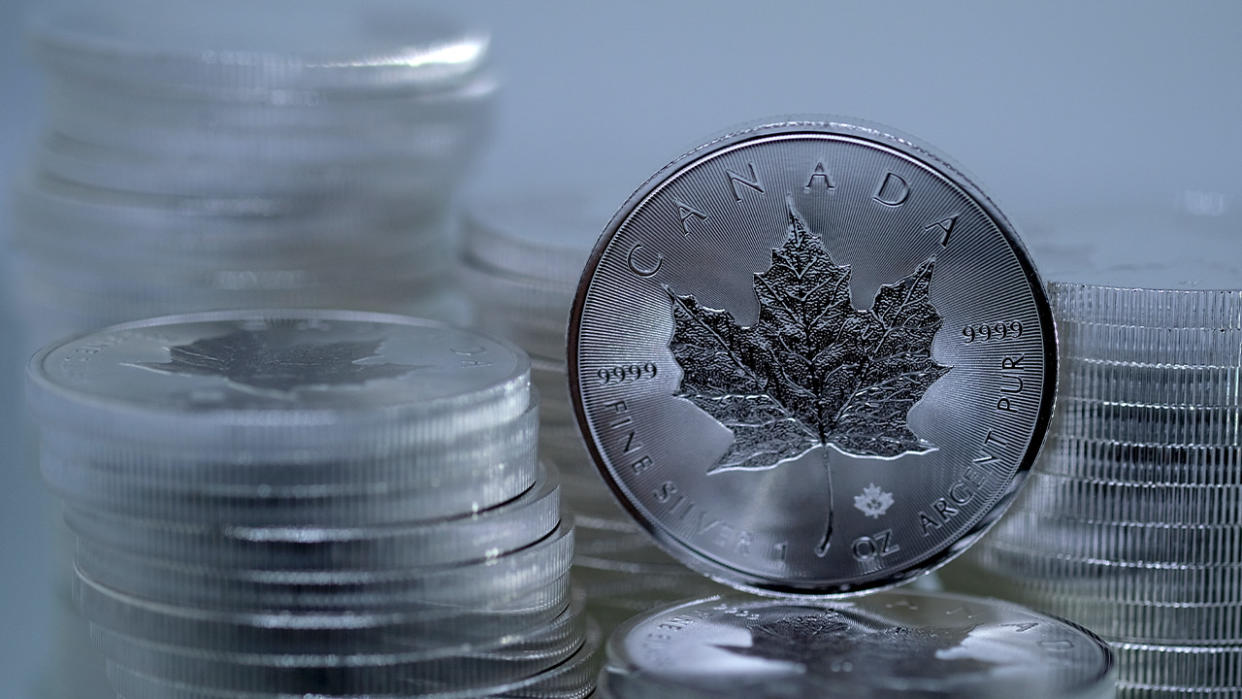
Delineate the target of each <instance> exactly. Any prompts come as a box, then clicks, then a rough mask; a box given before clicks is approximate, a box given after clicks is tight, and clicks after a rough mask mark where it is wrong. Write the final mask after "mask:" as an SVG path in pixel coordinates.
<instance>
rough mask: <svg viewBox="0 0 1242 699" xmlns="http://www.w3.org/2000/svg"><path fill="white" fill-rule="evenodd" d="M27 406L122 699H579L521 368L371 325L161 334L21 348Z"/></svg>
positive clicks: (392, 326) (574, 630)
mask: <svg viewBox="0 0 1242 699" xmlns="http://www.w3.org/2000/svg"><path fill="white" fill-rule="evenodd" d="M29 400H30V405H31V410H32V413H33V415H34V416H35V419H36V421H37V423H38V427H39V463H40V468H41V469H42V471H43V474H44V477H45V479H46V480H47V481H48V483H49V484H50V485H51V487H52V489H53V490H54V492H55V493H56V494H57V495H58V496H59V497H60V498H62V500H63V502H64V504H65V517H66V520H67V522H68V524H69V526H70V528H71V529H72V531H73V532H74V534H75V535H76V536H77V540H78V544H77V551H76V556H75V561H74V564H75V569H76V572H77V577H76V584H75V588H74V593H75V598H76V602H77V603H78V604H79V605H80V608H81V611H82V613H83V615H84V616H85V617H86V618H87V620H88V621H89V622H90V633H91V636H92V638H93V639H94V641H95V642H96V645H97V646H98V647H99V648H100V649H101V650H102V652H103V654H104V655H105V656H106V657H107V659H108V678H109V681H110V682H111V683H112V685H113V688H114V689H115V691H116V693H117V694H119V695H120V696H123V697H126V699H147V698H154V697H161V698H165V697H173V696H177V697H225V696H228V697H241V696H245V697H272V698H273V699H276V698H277V697H288V696H303V695H307V696H310V695H313V696H317V697H345V696H349V697H354V696H374V697H382V696H400V697H412V696H423V695H434V696H437V697H439V696H443V697H449V696H452V697H457V696H471V697H474V696H496V695H503V696H520V697H558V698H564V697H579V696H585V695H586V694H588V693H589V692H590V691H591V689H592V687H593V678H594V674H595V672H596V670H597V665H596V664H595V662H594V658H595V655H596V653H595V651H596V649H597V648H598V646H599V643H600V633H599V631H598V629H597V627H595V625H594V623H593V622H591V621H590V620H589V619H588V617H587V616H586V614H585V613H584V609H583V607H584V600H583V596H582V594H581V593H578V592H574V591H573V590H572V589H571V587H570V576H569V570H570V565H571V562H572V557H573V533H572V526H571V523H570V522H569V521H568V520H562V519H561V515H560V507H559V505H560V502H559V500H560V497H559V496H560V486H559V480H558V476H557V474H556V472H555V470H554V469H553V468H551V467H548V466H546V465H541V463H540V462H539V459H538V449H537V441H538V414H537V402H536V401H535V400H534V398H533V394H532V392H531V389H530V378H529V363H528V361H527V358H526V355H525V354H524V353H523V352H522V351H521V350H520V349H518V348H516V347H513V346H512V345H509V344H506V343H501V342H497V341H494V340H491V339H489V338H486V337H484V336H481V335H476V334H474V333H470V332H466V331H461V330H454V329H451V328H449V327H447V326H442V325H439V324H436V323H433V322H431V321H420V320H415V319H410V318H405V317H401V316H392V315H383V314H371V313H359V312H346V311H340V312H333V311H312V310H307V311H267V312H258V311H253V312H247V311H243V312H218V313H209V314H197V315H188V316H172V317H165V318H159V319H154V320H149V321H138V322H134V323H129V324H124V325H119V326H114V327H112V328H107V329H104V330H101V331H98V332H96V333H94V334H89V335H85V336H82V337H79V338H77V339H73V340H69V341H65V342H63V343H60V344H58V345H54V346H52V347H50V348H48V349H46V350H43V351H41V352H40V353H39V354H38V355H36V357H35V359H34V360H32V363H31V366H30V386H29Z"/></svg>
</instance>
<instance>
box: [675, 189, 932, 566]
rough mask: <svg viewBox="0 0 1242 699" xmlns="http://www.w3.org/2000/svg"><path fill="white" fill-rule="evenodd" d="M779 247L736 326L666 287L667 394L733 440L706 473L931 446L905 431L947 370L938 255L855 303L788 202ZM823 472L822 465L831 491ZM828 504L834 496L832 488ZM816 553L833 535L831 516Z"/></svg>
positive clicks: (841, 272) (845, 277)
mask: <svg viewBox="0 0 1242 699" xmlns="http://www.w3.org/2000/svg"><path fill="white" fill-rule="evenodd" d="M785 203H786V212H787V213H788V225H787V228H786V237H785V242H784V244H782V245H781V246H780V247H778V248H774V249H773V250H772V264H771V266H770V267H769V268H768V269H767V270H766V271H764V272H761V273H758V274H756V275H755V280H754V290H755V296H756V297H757V298H758V301H759V318H758V320H757V321H756V322H755V323H754V324H753V325H749V326H739V325H738V324H737V323H736V322H735V321H734V319H733V315H732V314H731V313H729V311H727V310H721V309H714V308H707V307H705V306H702V305H700V304H699V303H698V301H697V300H696V299H695V297H694V296H693V295H678V294H677V293H675V292H674V291H673V290H672V289H668V288H667V287H666V291H667V292H668V295H669V299H670V301H671V302H672V310H673V333H672V337H671V338H670V340H669V350H670V352H671V353H672V355H673V358H674V359H675V360H676V361H677V364H678V365H679V366H680V367H681V370H682V379H681V384H680V386H679V387H678V390H677V392H676V394H675V395H676V396H678V397H681V398H685V399H686V400H689V401H690V402H691V403H693V404H694V405H695V406H697V407H698V408H699V409H700V410H703V411H704V412H706V413H707V414H708V415H711V416H712V417H713V418H715V419H716V421H717V422H719V423H720V424H721V425H723V426H724V427H726V428H728V429H729V430H730V431H731V432H732V433H733V441H732V443H731V444H730V446H729V448H728V449H727V450H726V451H725V453H724V455H723V456H722V457H721V458H720V460H719V462H718V463H716V464H715V465H713V466H712V467H711V469H710V471H709V472H713V473H714V472H718V471H724V470H754V469H767V468H772V467H775V466H777V465H779V464H782V463H785V462H788V461H793V460H795V459H798V458H801V457H802V456H803V455H805V454H806V453H808V452H810V451H811V450H812V449H815V448H817V447H822V446H827V445H830V444H831V445H832V446H834V447H836V448H837V449H838V450H840V451H842V452H844V453H846V454H851V455H854V456H870V457H881V458H895V457H897V456H901V455H902V454H907V453H924V452H927V451H930V450H932V449H934V446H933V445H931V444H930V443H928V442H927V441H925V440H923V439H920V438H919V437H918V436H917V435H915V434H914V433H913V432H912V431H910V428H909V425H908V424H907V419H908V413H909V411H910V408H911V407H913V406H914V404H915V403H917V402H918V401H919V400H921V399H922V397H923V394H924V393H925V392H926V391H927V389H928V388H929V387H930V386H931V385H932V384H933V383H935V382H936V380H937V379H939V378H940V377H941V376H944V375H945V374H946V373H947V372H948V371H949V367H947V366H945V365H943V364H940V363H939V362H937V361H936V360H935V359H933V358H932V356H931V345H932V340H933V339H934V338H935V335H936V332H937V331H939V330H940V327H941V324H942V319H941V317H940V314H939V313H938V312H937V311H936V309H935V307H933V306H932V304H931V301H930V299H929V295H928V290H929V288H930V285H931V277H932V271H933V270H934V268H935V264H936V261H935V258H934V257H933V258H929V259H928V260H926V261H925V262H923V263H922V264H921V265H919V267H918V268H917V269H915V270H914V272H913V273H912V274H910V275H909V276H907V277H905V278H903V279H901V280H899V281H897V282H894V283H892V284H886V285H884V286H881V287H880V290H879V291H878V292H877V293H876V296H875V302H874V303H873V304H872V306H871V308H870V309H868V310H865V311H864V310H858V309H857V308H855V307H854V304H853V300H852V299H851V296H850V274H851V272H850V267H849V265H838V264H836V263H835V262H834V261H833V260H832V257H831V256H830V255H829V254H828V251H827V250H826V249H825V248H824V242H823V239H822V238H821V237H820V235H819V234H818V233H816V232H814V231H812V230H811V229H810V227H809V226H807V223H806V221H805V220H803V218H802V216H801V214H799V213H798V211H797V209H796V208H795V207H794V203H793V197H792V195H787V196H786V197H785ZM831 473H832V471H831V468H829V469H828V475H829V479H828V482H829V488H830V489H831ZM829 502H831V492H830V493H829ZM827 519H828V522H827V527H826V531H825V534H824V537H823V540H822V541H821V542H820V545H819V547H818V548H817V550H816V552H817V553H819V554H820V555H824V554H825V553H826V552H827V550H828V543H829V539H830V538H831V536H832V512H831V508H830V509H829V512H828V517H827Z"/></svg>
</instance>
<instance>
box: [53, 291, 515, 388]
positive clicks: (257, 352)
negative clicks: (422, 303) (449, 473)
mask: <svg viewBox="0 0 1242 699" xmlns="http://www.w3.org/2000/svg"><path fill="white" fill-rule="evenodd" d="M30 371H31V376H32V379H33V381H35V383H36V386H38V387H39V388H42V389H45V390H46V392H48V393H52V392H57V393H58V394H60V393H63V394H65V395H67V396H68V397H69V398H70V399H75V400H79V401H80V402H84V403H85V402H88V401H92V400H93V401H100V402H108V403H110V404H114V405H115V406H116V409H122V408H135V409H137V408H141V409H147V410H150V411H153V412H159V413H168V412H173V411H177V412H184V413H202V412H210V411H215V412H227V411H241V410H254V411H258V410H269V411H273V412H291V411H297V410H322V409H335V410H342V411H346V410H374V409H382V408H390V407H393V406H401V405H405V404H409V403H420V402H421V403H426V404H428V405H432V404H434V403H435V402H436V401H446V400H451V399H462V398H463V397H466V398H468V397H470V396H471V395H473V394H474V393H479V392H483V391H488V390H494V387H496V386H502V387H503V386H506V385H507V383H522V385H525V384H524V381H525V379H524V376H525V373H526V371H527V360H526V358H525V357H524V356H523V355H522V354H521V352H520V351H518V350H517V349H515V348H513V347H512V346H510V345H508V344H506V343H501V342H498V341H495V340H492V339H489V338H487V337H483V336H480V335H476V334H474V333H469V332H466V331H462V330H456V329H453V328H450V327H448V326H443V325H440V324H437V323H434V322H432V321H420V320H413V319H408V318H404V317H401V316H393V315H385V314H379V313H363V312H346V311H340V312H337V311H303V310H281V311H237V312H219V313H203V314H195V315H188V316H181V317H167V318H160V319H156V320H153V321H149V322H148V321H140V322H136V323H128V324H125V325H119V326H115V327H113V328H108V329H107V330H105V331H103V332H100V333H94V334H91V335H85V336H82V337H79V338H75V339H73V340H70V341H67V342H64V343H61V344H59V345H57V346H54V347H51V348H48V349H47V350H45V351H44V352H42V353H40V354H39V355H38V356H37V357H35V359H34V360H33V361H32V363H31V368H30Z"/></svg>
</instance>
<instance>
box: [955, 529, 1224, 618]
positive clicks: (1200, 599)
mask: <svg viewBox="0 0 1242 699" xmlns="http://www.w3.org/2000/svg"><path fill="white" fill-rule="evenodd" d="M976 548H977V550H972V551H971V553H970V564H971V566H972V567H974V568H977V569H981V570H984V571H987V572H988V573H989V574H991V575H992V576H993V579H996V580H1000V581H1003V584H1002V585H999V586H998V589H997V591H998V592H999V590H1000V589H1003V588H1006V587H1013V588H1016V589H1018V590H1030V591H1031V592H1042V593H1047V594H1053V595H1055V594H1065V595H1071V596H1076V597H1098V598H1101V599H1111V600H1121V601H1131V602H1156V603H1161V604H1212V603H1222V604H1223V603H1242V564H1239V563H1230V564H1221V565H1205V564H1197V565H1191V564H1163V565H1162V564H1158V563H1150V564H1149V563H1138V562H1126V561H1110V560H1106V559H1099V558H1086V557H1074V556H1069V555H1057V554H1050V553H1039V552H1034V551H1031V550H1030V549H1029V548H1025V547H1017V546H1010V545H1008V544H1005V543H1003V542H992V541H986V542H984V543H982V544H980V545H979V546H978V547H976Z"/></svg>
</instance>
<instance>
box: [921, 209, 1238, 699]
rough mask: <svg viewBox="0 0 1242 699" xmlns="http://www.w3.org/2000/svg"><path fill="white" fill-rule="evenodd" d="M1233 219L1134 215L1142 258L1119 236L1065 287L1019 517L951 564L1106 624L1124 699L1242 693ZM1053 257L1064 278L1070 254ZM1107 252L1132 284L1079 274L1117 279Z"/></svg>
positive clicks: (1079, 251)
mask: <svg viewBox="0 0 1242 699" xmlns="http://www.w3.org/2000/svg"><path fill="white" fill-rule="evenodd" d="M1111 218H1113V219H1116V218H1123V219H1124V218H1125V217H1121V216H1118V215H1113V216H1111ZM1230 220H1232V219H1230ZM1227 224H1228V220H1226V221H1224V222H1218V221H1216V220H1212V219H1208V218H1204V219H1199V220H1196V219H1195V218H1193V217H1189V216H1186V217H1182V218H1180V219H1176V220H1172V221H1168V220H1166V219H1165V218H1164V217H1160V216H1152V217H1150V219H1149V220H1148V221H1146V222H1141V221H1132V222H1130V223H1129V225H1127V226H1125V227H1124V229H1125V233H1126V234H1127V235H1133V236H1134V237H1133V238H1132V242H1131V243H1130V247H1135V246H1138V247H1139V248H1140V250H1139V251H1138V252H1127V251H1123V250H1119V249H1115V248H1108V249H1107V251H1106V254H1103V255H1101V257H1102V258H1104V259H1101V260H1097V261H1096V262H1097V264H1098V266H1095V267H1091V266H1089V267H1088V269H1087V270H1086V271H1085V272H1084V273H1082V274H1076V275H1069V274H1067V275H1065V277H1066V278H1070V279H1074V281H1062V282H1058V281H1053V282H1052V283H1051V284H1050V285H1049V286H1050V292H1051V294H1050V296H1051V302H1052V306H1053V312H1054V314H1055V315H1056V317H1057V322H1058V331H1059V334H1060V355H1061V371H1062V375H1061V381H1060V388H1059V396H1058V407H1057V413H1058V416H1057V417H1056V419H1054V421H1053V424H1052V426H1051V428H1050V430H1049V433H1048V437H1047V441H1046V443H1045V445H1044V448H1043V451H1042V452H1041V455H1040V458H1039V460H1038V461H1037V462H1036V464H1035V467H1034V469H1033V472H1032V474H1031V476H1030V479H1029V482H1028V483H1027V484H1026V486H1025V489H1024V491H1023V492H1022V493H1021V494H1020V495H1019V497H1018V499H1017V501H1016V502H1015V504H1014V506H1013V508H1012V510H1011V512H1010V513H1009V514H1008V515H1006V518H1005V519H1003V520H1002V521H1001V523H1000V524H999V525H998V526H997V527H996V528H995V529H994V530H993V531H992V532H991V533H990V534H989V535H988V536H987V537H985V538H984V539H983V540H982V541H981V542H980V543H979V544H977V545H976V546H975V547H974V548H972V549H971V550H970V551H969V552H967V553H966V555H965V556H963V557H962V559H960V560H959V561H957V562H954V563H953V564H951V565H950V566H949V567H947V568H945V569H944V570H943V571H942V578H943V579H944V581H945V583H946V584H947V585H949V586H951V587H953V588H954V589H960V590H963V591H969V592H974V593H978V594H988V595H998V596H1004V597H1006V598H1009V599H1012V600H1015V601H1018V602H1021V603H1023V604H1027V605H1029V606H1031V607H1033V608H1035V609H1039V610H1042V611H1045V612H1047V613H1050V614H1055V615H1057V616H1061V617H1064V618H1067V619H1072V620H1074V621H1076V622H1079V623H1081V624H1083V625H1085V626H1087V627H1088V628H1090V629H1092V630H1094V631H1096V632H1097V633H1099V634H1100V635H1101V636H1102V637H1103V638H1105V639H1106V640H1108V641H1109V642H1110V643H1111V644H1112V645H1113V648H1114V649H1115V651H1116V652H1117V656H1118V668H1119V674H1118V686H1119V689H1120V692H1121V696H1126V697H1158V698H1161V699H1164V698H1173V697H1237V696H1242V671H1240V670H1239V668H1240V667H1242V584H1240V580H1242V578H1240V577H1239V573H1240V572H1242V548H1240V546H1239V538H1238V537H1239V533H1240V532H1242V517H1240V515H1239V504H1242V470H1240V469H1242V447H1240V446H1239V422H1238V416H1239V412H1240V411H1242V397H1240V395H1242V394H1240V393H1239V390H1238V380H1239V379H1238V377H1239V375H1242V291H1238V290H1225V289H1227V287H1228V285H1234V286H1235V287H1236V285H1237V284H1238V283H1239V279H1242V277H1240V276H1237V274H1236V273H1235V272H1232V271H1226V273H1224V274H1217V273H1216V270H1215V269H1213V267H1214V266H1220V265H1222V264H1223V265H1236V264H1237V258H1236V257H1234V258H1229V257H1228V256H1227V255H1223V254H1222V255H1221V256H1214V255H1213V251H1219V252H1221V253H1226V252H1227V251H1228V250H1229V249H1230V246H1234V245H1236V244H1235V243H1233V242H1232V241H1233V239H1234V236H1236V229H1233V228H1230V227H1229V226H1228V225H1227ZM1161 225H1165V226H1166V227H1165V228H1163V229H1161V230H1153V229H1157V228H1160V226H1161ZM1171 231H1176V232H1179V234H1178V237H1174V238H1170V237H1169V236H1168V235H1167V233H1169V232H1171ZM1099 239H1101V236H1098V235H1097V236H1083V237H1080V238H1078V239H1076V240H1074V241H1073V244H1072V247H1071V248H1067V249H1066V252H1071V253H1072V254H1074V255H1084V253H1083V250H1084V249H1088V250H1089V249H1091V245H1092V242H1093V241H1095V240H1099ZM1103 239H1104V240H1107V238H1103ZM1175 240H1176V241H1178V247H1177V248H1176V249H1166V250H1165V251H1164V252H1163V253H1162V254H1161V253H1159V252H1158V251H1157V250H1156V248H1159V247H1167V246H1168V244H1169V243H1170V242H1174V241H1175ZM1143 246H1149V247H1151V248H1152V249H1151V250H1142V249H1141V248H1142V247H1143ZM1036 250H1038V245H1036ZM1055 252H1056V251H1055V250H1053V251H1052V253H1055ZM1101 252H1105V251H1103V250H1102V251H1101ZM1127 255H1128V256H1130V257H1133V258H1135V259H1134V260H1133V262H1134V264H1127V263H1128V261H1129V260H1128V258H1127ZM1084 256H1085V255H1084ZM1179 258H1192V259H1198V260H1201V261H1202V262H1197V263H1193V264H1186V265H1182V266H1179V264H1178V263H1179V262H1181V261H1182V260H1181V259H1179ZM1044 259H1048V260H1050V262H1049V265H1050V267H1051V268H1052V271H1051V272H1050V273H1051V274H1055V275H1057V276H1058V277H1059V276H1061V274H1060V273H1059V269H1058V264H1057V263H1058V260H1057V259H1056V256H1055V254H1048V255H1045V256H1044ZM1088 259H1089V258H1088ZM1108 260H1116V264H1117V266H1118V268H1119V269H1120V270H1121V272H1124V273H1125V274H1122V275H1121V278H1120V279H1118V282H1119V284H1118V286H1101V285H1096V284H1088V283H1082V282H1079V281H1077V279H1076V278H1077V277H1082V278H1108V277H1109V276H1110V275H1109V272H1108V270H1107V269H1106V265H1107V264H1108ZM1170 270H1175V271H1176V272H1181V273H1183V274H1184V276H1183V277H1178V276H1176V275H1175V274H1172V273H1171V272H1170ZM1055 279H1056V277H1054V280H1055ZM1183 280H1185V281H1183ZM1144 283H1146V284H1153V285H1158V284H1161V283H1165V284H1167V285H1168V286H1170V287H1179V288H1169V289H1152V288H1137V287H1138V285H1140V284H1144ZM1129 284H1133V285H1134V286H1129ZM1213 286H1217V288H1218V289H1220V290H1211V289H1212V287H1213ZM1194 287H1204V288H1194Z"/></svg>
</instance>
